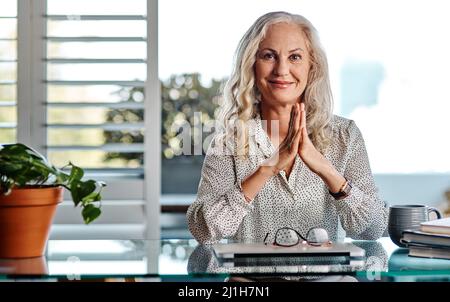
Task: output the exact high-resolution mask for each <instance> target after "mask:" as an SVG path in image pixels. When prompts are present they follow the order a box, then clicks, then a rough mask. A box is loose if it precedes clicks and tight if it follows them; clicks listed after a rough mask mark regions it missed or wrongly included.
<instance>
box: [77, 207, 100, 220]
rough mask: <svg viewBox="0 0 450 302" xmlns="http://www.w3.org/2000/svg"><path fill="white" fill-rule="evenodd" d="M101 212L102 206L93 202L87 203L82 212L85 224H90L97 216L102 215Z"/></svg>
mask: <svg viewBox="0 0 450 302" xmlns="http://www.w3.org/2000/svg"><path fill="white" fill-rule="evenodd" d="M101 213H102V211H101V210H100V208H98V207H96V206H94V205H93V204H88V205H86V206H85V207H84V208H83V211H82V212H81V214H82V215H83V219H84V223H85V224H89V223H91V222H92V221H94V220H95V219H97V217H98V216H100V214H101Z"/></svg>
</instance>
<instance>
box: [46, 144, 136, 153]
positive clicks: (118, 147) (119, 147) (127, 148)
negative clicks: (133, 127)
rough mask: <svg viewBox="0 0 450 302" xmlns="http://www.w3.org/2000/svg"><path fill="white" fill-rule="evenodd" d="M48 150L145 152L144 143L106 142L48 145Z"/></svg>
mask: <svg viewBox="0 0 450 302" xmlns="http://www.w3.org/2000/svg"><path fill="white" fill-rule="evenodd" d="M47 150H48V151H69V150H82V151H93V150H98V151H106V152H122V153H128V152H136V153H142V152H144V145H143V144H105V145H102V146H77V145H66V146H47Z"/></svg>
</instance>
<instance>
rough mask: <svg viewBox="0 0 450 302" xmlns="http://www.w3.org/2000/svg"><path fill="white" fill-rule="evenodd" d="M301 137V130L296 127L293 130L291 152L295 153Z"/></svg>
mask: <svg viewBox="0 0 450 302" xmlns="http://www.w3.org/2000/svg"><path fill="white" fill-rule="evenodd" d="M301 137H302V132H301V131H300V129H298V130H297V131H296V132H295V136H294V141H293V142H292V149H291V151H292V152H294V153H297V151H298V147H299V144H300V139H301Z"/></svg>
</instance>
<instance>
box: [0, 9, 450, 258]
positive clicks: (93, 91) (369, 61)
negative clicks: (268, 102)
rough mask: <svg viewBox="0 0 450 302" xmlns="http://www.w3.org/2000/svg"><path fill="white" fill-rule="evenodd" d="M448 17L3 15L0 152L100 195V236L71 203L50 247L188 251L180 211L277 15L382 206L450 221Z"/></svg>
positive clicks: (319, 12)
mask: <svg viewBox="0 0 450 302" xmlns="http://www.w3.org/2000/svg"><path fill="white" fill-rule="evenodd" d="M447 2H448V1H445V0H428V1H424V0H416V1H406V0H396V1H388V0H377V1H375V0H364V1H356V0H340V1H332V0H304V1H301V0H292V1H288V0H272V1H269V0H246V1H237V0H228V1H207V0H190V1H183V0H162V1H157V0H148V1H146V0H47V1H45V0H35V1H31V0H2V4H1V9H0V143H2V144H4V143H13V142H25V143H28V144H31V145H33V146H34V147H35V148H37V149H38V150H40V151H41V152H43V153H45V154H47V155H48V157H49V159H50V161H51V162H52V163H53V164H54V165H55V166H58V167H62V166H64V165H66V163H67V162H68V161H72V162H73V163H75V164H77V165H79V166H82V167H84V168H86V169H87V171H88V174H89V175H91V176H95V177H97V178H102V179H104V180H105V181H106V182H107V183H108V187H107V188H106V190H105V201H104V206H103V215H102V216H101V218H100V219H99V220H98V221H97V222H96V223H95V224H94V225H93V226H89V227H87V228H86V227H85V226H83V225H82V224H81V220H80V218H79V216H80V215H79V214H78V213H77V212H76V210H74V209H73V206H72V205H71V204H70V203H64V204H63V205H62V206H61V207H59V209H58V213H57V217H56V220H55V224H54V226H53V229H52V238H88V237H89V236H91V237H98V236H103V237H127V236H128V237H142V236H145V232H144V227H145V226H147V227H148V226H151V228H154V229H157V232H156V233H152V234H158V235H160V236H162V237H166V238H169V237H179V238H189V237H190V234H189V232H188V231H187V228H186V221H185V211H186V208H187V206H188V205H189V204H190V203H192V201H193V200H194V199H195V194H196V192H197V187H198V182H199V179H200V172H201V167H202V163H203V158H204V153H205V151H206V148H207V146H208V144H209V141H210V139H211V137H212V133H213V131H214V128H213V127H212V123H213V121H214V119H215V118H216V112H217V108H218V105H219V104H220V99H221V96H220V87H221V85H222V84H223V83H224V81H225V80H226V78H227V76H228V75H229V73H230V71H231V66H232V60H233V54H234V50H235V47H236V45H237V43H238V41H239V40H240V38H241V37H242V35H243V34H244V32H245V31H246V30H247V29H248V28H249V27H250V26H251V24H252V23H253V22H254V21H255V20H256V19H257V18H258V17H259V16H260V15H262V14H264V13H267V12H269V11H275V10H284V11H288V12H292V13H298V14H302V15H304V16H305V17H307V18H308V19H309V20H310V21H311V22H312V23H313V24H314V25H315V27H316V29H317V30H318V32H319V34H320V37H321V41H322V44H323V46H324V49H325V51H326V53H327V56H328V60H329V67H330V77H331V84H332V89H333V93H334V101H335V106H334V113H335V114H338V115H342V116H344V117H347V118H350V119H353V120H355V122H356V124H357V125H358V126H359V128H360V129H361V131H362V133H363V135H364V139H365V142H366V146H367V149H368V153H369V158H370V163H371V168H372V171H373V173H374V175H375V179H376V182H377V185H378V187H379V189H380V195H381V196H382V198H383V199H384V200H385V201H386V202H387V203H388V204H399V203H423V204H428V205H433V206H436V207H439V208H440V209H441V210H443V211H446V210H447V208H448V202H449V195H450V192H449V188H450V158H449V155H448V154H449V150H450V140H449V132H450V124H449V122H448V115H449V113H450V93H449V91H448V84H447V81H448V79H449V77H448V70H450V57H449V56H448V53H449V52H450V40H449V39H448V38H446V37H447V36H448V28H450V19H448V18H447V16H446V12H448V6H449V4H448V3H447ZM150 15H152V16H156V17H157V18H150V17H149V16H150ZM149 31H152V32H153V33H154V34H150V33H149ZM155 87H158V88H159V89H155ZM155 108H156V109H155ZM155 129H157V131H156V132H152V134H151V136H150V135H149V133H150V132H151V131H155ZM186 132H189V133H190V134H191V137H192V140H191V142H190V144H188V145H185V144H186V142H185V144H183V143H182V142H181V139H180V138H181V137H182V135H185V134H186ZM155 133H156V134H155ZM146 138H147V140H146ZM186 150H191V151H192V154H195V155H185V153H186V152H183V151H186ZM149 152H151V155H149ZM155 152H156V153H155ZM146 153H147V154H146ZM146 160H147V162H146ZM155 163H157V164H155ZM155 188H160V190H158V189H155ZM149 191H150V193H149ZM155 196H156V197H155ZM149 209H151V211H150V210H149ZM155 209H156V211H157V213H155ZM158 209H161V210H160V211H158ZM159 231H160V233H159ZM174 250H175V249H174Z"/></svg>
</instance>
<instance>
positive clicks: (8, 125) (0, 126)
mask: <svg viewBox="0 0 450 302" xmlns="http://www.w3.org/2000/svg"><path fill="white" fill-rule="evenodd" d="M16 127H17V124H16V123H0V129H14V128H16Z"/></svg>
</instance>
